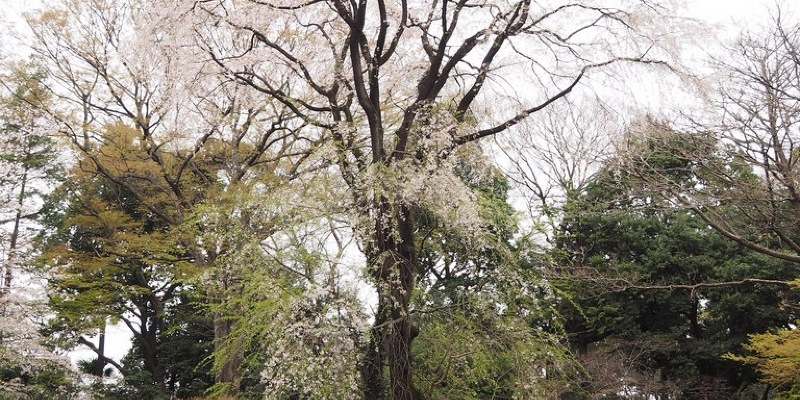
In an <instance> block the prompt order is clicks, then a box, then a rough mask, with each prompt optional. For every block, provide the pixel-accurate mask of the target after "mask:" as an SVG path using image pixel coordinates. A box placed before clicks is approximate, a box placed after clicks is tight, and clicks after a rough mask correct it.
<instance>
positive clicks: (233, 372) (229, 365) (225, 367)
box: [214, 313, 242, 394]
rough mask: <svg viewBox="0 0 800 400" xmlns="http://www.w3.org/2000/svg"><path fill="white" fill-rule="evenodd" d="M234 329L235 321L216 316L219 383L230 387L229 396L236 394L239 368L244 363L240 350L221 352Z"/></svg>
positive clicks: (215, 334)
mask: <svg viewBox="0 0 800 400" xmlns="http://www.w3.org/2000/svg"><path fill="white" fill-rule="evenodd" d="M232 328H233V321H231V319H230V318H227V317H226V316H225V315H222V314H221V313H215V314H214V341H215V345H214V347H215V349H214V350H215V354H217V357H218V362H219V363H220V364H219V366H218V370H217V383H222V384H226V385H228V389H227V391H228V394H235V393H236V392H237V391H238V390H237V388H236V381H237V380H238V378H239V366H240V365H241V363H242V353H241V351H240V349H238V348H235V349H227V350H223V351H219V349H220V348H221V347H223V346H225V345H224V341H225V340H226V339H227V338H228V335H229V334H230V332H231V329H232Z"/></svg>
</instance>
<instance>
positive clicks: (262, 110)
mask: <svg viewBox="0 0 800 400" xmlns="http://www.w3.org/2000/svg"><path fill="white" fill-rule="evenodd" d="M160 6H161V5H160ZM160 6H159V7H160ZM148 11H151V10H150V9H148V8H147V7H145V5H141V6H137V5H134V4H131V3H129V2H126V1H114V0H109V1H103V0H101V1H93V0H86V1H64V2H60V3H52V4H50V5H48V8H46V9H45V10H44V11H43V12H41V13H39V14H35V15H31V16H30V17H29V20H28V22H29V24H30V27H31V30H32V32H33V40H32V41H31V43H30V44H31V47H32V50H33V52H34V55H35V57H36V59H37V61H38V63H39V64H40V65H41V68H42V69H43V71H44V72H45V78H44V80H43V84H44V85H45V87H46V88H47V89H48V93H49V94H50V95H51V96H53V98H54V99H55V100H56V101H55V102H54V104H52V105H49V106H48V107H44V108H42V109H41V111H42V112H44V113H46V114H47V115H49V116H51V117H52V118H54V119H56V120H57V121H58V122H59V127H60V129H59V130H60V134H61V135H62V137H63V138H65V139H66V141H68V142H69V143H70V144H71V147H70V154H77V158H78V159H79V161H80V164H81V168H82V170H76V174H77V175H81V174H83V175H84V176H81V177H79V180H82V178H84V177H85V175H86V174H96V176H94V177H92V179H95V183H96V184H98V185H100V186H101V187H102V188H105V189H109V188H113V190H112V189H109V190H111V192H116V193H124V198H122V199H106V200H113V201H112V203H114V202H116V203H114V204H116V205H115V207H117V211H120V210H119V207H123V208H126V207H127V208H134V209H135V210H126V212H127V213H128V215H127V217H126V218H132V221H134V222H133V223H134V224H145V225H146V228H145V229H152V228H153V227H154V226H158V227H160V231H159V232H155V231H153V232H151V233H153V234H156V233H157V234H162V235H164V236H165V237H167V238H169V240H170V241H174V240H178V241H179V242H178V243H176V246H178V245H179V246H180V248H181V249H184V250H185V251H186V252H187V254H189V256H187V258H188V259H189V260H191V263H192V264H194V266H195V267H197V268H196V269H197V270H198V271H202V275H196V276H195V278H196V279H197V280H198V281H197V282H193V283H195V284H200V285H202V286H203V287H204V289H207V290H204V292H205V293H206V294H207V295H208V296H209V301H210V302H217V303H222V302H224V301H225V299H226V298H227V291H228V287H229V286H231V285H232V282H235V281H237V280H238V279H240V278H239V277H236V276H232V275H230V272H231V271H232V270H231V269H226V266H225V265H222V264H220V263H218V262H217V258H218V257H219V256H221V255H224V254H225V253H227V252H231V251H237V249H238V248H239V247H240V246H241V243H234V242H231V241H229V240H228V239H230V237H228V236H226V235H225V232H218V233H219V235H217V236H215V237H210V236H208V235H206V236H205V237H203V239H202V240H201V239H200V237H202V236H204V232H215V231H214V230H213V229H210V228H209V226H207V224H206V222H207V221H210V220H211V219H210V218H212V217H210V216H204V215H202V211H201V210H199V209H198V205H199V204H200V203H214V202H218V205H220V206H226V205H227V206H229V207H228V208H227V212H225V213H221V214H219V215H221V216H223V217H222V218H223V219H224V220H227V221H229V222H225V221H224V220H223V221H218V223H219V224H220V226H224V225H226V224H228V223H231V224H233V223H237V224H238V226H239V227H240V228H243V229H247V231H246V232H243V233H247V234H249V235H250V236H252V237H260V238H264V237H266V236H268V235H269V234H270V233H271V232H272V231H273V228H274V227H275V226H276V221H280V220H283V219H287V220H289V219H291V218H289V217H288V215H289V214H290V213H289V212H281V211H275V212H274V213H273V212H271V211H270V212H266V211H263V210H262V212H260V214H259V212H258V211H249V210H242V209H241V208H239V209H237V207H238V205H236V204H233V205H231V204H230V200H231V199H235V198H237V196H239V195H241V196H244V197H247V196H248V195H249V193H256V192H257V193H262V194H263V193H276V192H277V191H278V189H277V188H279V187H283V185H285V184H286V183H287V182H288V181H290V180H291V179H293V178H294V177H296V176H297V175H298V168H299V161H301V160H305V159H306V158H307V157H308V155H309V153H310V149H313V148H314V147H315V143H314V142H309V141H307V140H300V138H299V137H298V136H297V135H296V131H297V129H298V128H299V127H302V126H303V125H304V122H303V121H302V120H300V119H299V118H298V117H297V116H295V115H293V114H292V113H289V112H288V110H289V108H288V107H286V106H285V105H282V104H281V103H280V102H264V101H261V100H256V99H254V98H252V97H251V96H248V94H247V93H246V91H243V90H240V88H237V87H235V86H233V85H231V84H230V77H227V76H225V75H224V74H220V73H219V71H218V70H215V69H214V68H208V65H204V64H203V63H202V62H199V61H198V59H196V58H187V57H186V54H184V53H185V51H179V52H170V51H168V50H169V49H168V48H167V47H166V46H165V44H164V40H165V35H163V32H161V31H160V30H159V29H160V27H158V26H150V25H148V24H149V23H150V22H152V21H154V20H155V19H158V16H157V14H158V12H156V14H153V15H151V14H148ZM156 11H158V10H156ZM151 28H152V29H151ZM161 28H163V27H161ZM318 164H319V163H318V162H316V163H314V162H311V163H309V166H308V167H309V168H311V169H314V168H319V167H320V166H319V165H318ZM82 181H83V180H82ZM83 182H84V183H87V182H86V181H83ZM87 184H89V183H87ZM89 186H90V187H91V184H89ZM111 192H109V193H111ZM82 195H87V194H86V193H83V194H82ZM84 200H86V199H84ZM118 200H121V201H123V202H126V203H127V205H121V204H119V202H118ZM130 213H133V215H131V214H130ZM253 215H260V216H261V217H262V218H260V219H256V218H251V217H252V216H253ZM270 218H272V220H270ZM236 219H241V221H239V222H241V223H238V222H235V221H233V220H236ZM250 219H252V223H249V222H248V221H249V220H250ZM230 221H233V222H230ZM114 228H119V229H123V230H124V229H125V227H124V226H115V227H114ZM120 233H124V232H116V233H113V235H118V234H120ZM173 233H174V234H175V235H173ZM245 236H247V235H245ZM176 237H179V238H180V239H176ZM64 240H67V239H66V238H65V239H64ZM140 244H142V246H143V247H142V248H139V249H137V251H138V250H141V251H144V252H147V251H150V250H152V249H147V248H146V246H148V245H147V244H146V243H144V242H141V243H140ZM151 244H152V243H151ZM156 247H157V246H156ZM126 254H128V255H129V256H131V257H135V256H136V255H134V254H129V253H126ZM104 257H106V258H110V257H111V256H110V254H106V255H105V256H104ZM95 261H97V260H95ZM156 264H157V263H156ZM152 266H153V265H150V267H152ZM156 269H158V268H156ZM156 272H160V271H156ZM184 283H185V282H184ZM148 304H150V303H148ZM150 305H151V306H152V304H150ZM234 315H237V314H236V313H235V312H234ZM230 321H231V318H229V316H227V315H216V316H215V324H214V330H215V335H216V342H217V343H222V342H223V341H224V339H225V336H226V335H227V332H229V331H230V330H231V326H229V325H230ZM237 363H238V361H237V357H233V358H230V359H228V360H227V361H226V362H218V363H216V370H217V371H218V375H219V376H218V379H219V380H220V381H223V382H228V381H232V380H234V378H235V376H234V375H235V371H236V370H237Z"/></svg>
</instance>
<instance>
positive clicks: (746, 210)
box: [619, 11, 800, 262]
mask: <svg viewBox="0 0 800 400" xmlns="http://www.w3.org/2000/svg"><path fill="white" fill-rule="evenodd" d="M773 22H774V24H773V28H772V29H771V30H770V31H768V32H765V33H763V34H753V33H744V34H742V36H741V37H740V38H739V40H738V42H737V43H736V45H735V46H733V47H732V48H731V49H730V50H729V55H730V58H731V61H726V62H719V67H720V69H721V70H723V71H725V72H726V80H725V83H724V84H722V85H721V87H720V90H719V100H718V102H717V107H716V108H717V115H714V116H696V117H695V116H692V117H695V118H696V120H695V122H693V123H692V124H690V126H688V127H686V128H681V127H677V126H674V125H672V124H667V123H664V122H663V121H654V120H650V121H644V123H642V124H639V126H638V127H635V128H634V132H632V136H633V135H644V136H648V139H646V140H648V141H662V142H669V141H672V140H673V138H674V137H675V135H679V136H681V137H683V138H684V139H685V140H688V141H691V142H695V143H699V142H701V141H706V142H707V143H709V144H710V146H705V147H687V148H685V149H683V152H682V153H681V154H680V157H682V158H684V159H686V160H689V161H691V163H692V169H691V170H687V171H686V172H687V173H689V174H694V175H696V176H697V177H698V179H699V180H703V181H704V182H706V184H705V185H685V184H684V183H685V182H681V181H676V180H674V179H671V177H670V176H666V175H664V174H661V173H660V171H659V170H658V167H657V166H656V167H654V166H652V165H650V164H649V163H648V160H650V159H653V157H658V153H659V151H660V150H659V146H658V145H654V146H652V147H642V146H637V145H633V146H632V147H631V148H629V149H627V150H625V152H624V153H625V154H624V155H622V156H621V157H619V160H620V166H621V169H623V170H626V171H628V173H630V174H631V175H632V176H638V178H639V179H640V180H641V181H642V182H643V185H646V186H647V187H649V188H651V189H652V192H653V193H656V194H658V195H660V196H662V197H664V198H666V199H668V200H669V201H671V202H672V203H673V204H676V205H679V206H681V207H685V208H687V209H690V210H692V211H693V212H694V213H696V214H697V215H698V216H699V217H700V218H702V219H703V220H704V221H705V222H706V223H707V224H709V225H710V226H712V227H713V228H714V229H716V230H717V231H719V232H720V233H721V234H722V235H724V236H725V237H727V238H729V239H732V240H735V241H737V242H739V243H741V244H742V245H744V246H747V247H748V248H751V249H753V250H756V251H759V252H762V253H764V254H767V255H769V256H772V257H776V258H779V259H783V260H788V261H792V262H798V261H800V256H798V250H800V246H798V245H797V226H798V223H799V222H800V220H799V219H798V216H800V197H798V195H797V189H796V188H795V186H796V182H797V164H798V163H797V161H798V152H797V149H796V147H795V143H796V140H797V136H796V131H797V126H798V123H799V121H800V119H798V110H800V107H799V103H798V100H799V99H800V98H799V97H798V94H797V93H798V92H797V91H798V87H800V75H798V74H797V64H798V60H800V59H799V58H798V38H800V36H798V35H800V28H798V26H796V25H790V24H788V23H787V22H786V21H784V20H783V19H782V15H781V14H780V11H778V12H777V13H776V14H775V17H774V21H773ZM716 159H723V160H726V161H727V162H724V163H717V162H715V160H716ZM742 167H745V168H750V169H752V171H753V173H752V174H746V175H742V174H739V173H738V172H737V170H738V169H740V168H742Z"/></svg>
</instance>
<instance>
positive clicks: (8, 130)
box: [0, 63, 77, 398]
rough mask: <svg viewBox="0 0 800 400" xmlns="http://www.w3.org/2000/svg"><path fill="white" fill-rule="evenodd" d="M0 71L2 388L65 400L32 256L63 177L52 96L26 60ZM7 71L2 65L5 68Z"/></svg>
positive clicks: (65, 374) (69, 379)
mask: <svg viewBox="0 0 800 400" xmlns="http://www.w3.org/2000/svg"><path fill="white" fill-rule="evenodd" d="M3 67H4V71H3V74H2V75H0V85H1V86H0V90H2V95H0V184H1V185H0V187H2V190H0V263H1V265H0V388H2V389H0V390H2V392H3V393H5V394H7V396H8V397H9V398H47V397H52V398H68V397H70V396H73V395H74V394H75V392H76V391H77V384H76V381H75V377H74V376H73V374H72V373H71V372H70V371H69V360H68V359H67V358H66V357H64V356H63V355H62V354H58V353H57V352H55V351H53V349H52V348H50V347H48V346H46V345H45V343H44V342H45V338H44V337H42V335H41V334H40V333H39V331H38V329H39V328H40V324H41V323H42V320H44V319H45V317H44V315H46V313H47V311H46V310H44V309H43V307H42V304H41V300H42V295H41V293H39V290H40V289H41V283H40V282H39V280H38V278H39V277H40V276H39V274H38V272H39V271H36V270H35V268H33V267H32V265H31V260H32V258H33V256H34V255H35V254H36V253H35V248H34V246H33V236H34V234H33V233H32V232H34V231H35V228H36V227H37V225H38V224H37V223H38V219H39V217H40V213H41V207H42V200H43V196H44V194H45V193H46V191H47V190H48V189H49V187H50V186H51V185H53V184H54V182H56V181H57V180H58V179H59V177H60V161H59V160H58V154H57V152H56V150H55V141H54V140H53V138H52V136H51V135H52V133H53V132H52V127H53V122H52V120H51V119H50V118H48V116H47V115H46V114H45V113H42V112H40V111H39V108H40V106H41V105H43V104H49V102H50V99H49V97H48V95H47V93H46V90H45V88H43V87H42V86H41V85H39V79H38V78H39V77H40V76H41V72H40V71H38V70H37V69H36V68H35V67H33V66H32V65H30V64H27V63H19V64H12V63H8V64H5V63H4V65H3ZM6 68H7V69H6Z"/></svg>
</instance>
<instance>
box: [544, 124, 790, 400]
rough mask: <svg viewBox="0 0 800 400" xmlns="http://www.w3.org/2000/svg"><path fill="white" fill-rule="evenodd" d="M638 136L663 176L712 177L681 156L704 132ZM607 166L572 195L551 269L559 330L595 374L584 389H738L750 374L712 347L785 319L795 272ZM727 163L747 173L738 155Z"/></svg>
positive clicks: (723, 347) (731, 345)
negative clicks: (692, 136) (555, 276)
mask: <svg viewBox="0 0 800 400" xmlns="http://www.w3.org/2000/svg"><path fill="white" fill-rule="evenodd" d="M640 145H646V146H652V147H653V148H657V149H658V155H657V156H654V157H652V158H650V159H648V164H649V165H651V166H653V167H656V166H658V167H659V170H660V171H661V174H662V175H663V176H669V177H670V178H671V179H673V180H674V181H676V182H677V181H681V182H683V184H684V185H686V186H690V187H691V186H695V185H704V184H713V181H705V180H698V176H697V174H695V173H694V172H693V168H694V167H693V163H692V161H691V160H687V159H685V158H684V157H683V154H684V152H685V151H686V150H687V149H688V148H689V147H691V146H693V145H709V143H708V142H705V141H700V142H699V143H698V142H693V141H691V140H687V138H685V137H683V136H675V137H673V138H672V140H671V141H669V142H664V141H656V142H652V143H649V144H647V142H646V141H643V143H640ZM656 146H657V147H656ZM712 147H713V144H712ZM671 150H674V152H673V151H671ZM709 158H711V156H709ZM709 162H711V161H709ZM715 162H720V163H723V162H726V160H724V159H719V158H717V159H716V160H715ZM609 165H610V166H611V168H609V169H605V170H603V172H602V173H601V174H600V175H599V176H598V178H597V179H595V180H593V181H592V182H591V184H590V185H589V186H588V187H587V189H586V191H585V192H582V193H575V194H574V195H573V197H572V199H571V202H570V203H569V205H568V207H567V209H566V211H565V217H564V221H563V223H562V226H561V227H562V235H561V238H560V240H559V250H558V251H559V252H561V253H560V254H561V257H560V260H561V261H560V263H561V266H562V267H564V270H561V271H562V273H563V272H565V271H569V272H568V273H566V274H564V275H563V276H564V277H565V278H566V279H565V280H564V281H562V282H561V283H560V284H559V285H558V286H559V287H561V288H563V289H564V292H563V293H564V294H565V301H564V303H563V308H562V313H563V315H564V316H565V317H566V318H567V320H566V322H565V325H566V329H567V331H568V332H569V333H570V341H571V342H572V344H573V346H575V348H576V350H577V351H578V352H579V354H581V359H582V360H583V363H584V365H586V367H587V370H588V371H589V372H590V373H591V374H593V375H594V379H595V380H594V381H592V382H587V384H586V385H585V388H586V389H587V390H589V391H592V392H595V393H613V392H618V391H620V390H623V389H624V387H622V386H628V387H635V390H636V391H638V392H644V393H651V394H652V395H654V396H667V397H668V396H670V395H672V394H676V393H680V394H681V396H683V397H685V398H719V399H725V398H731V396H734V395H736V394H737V393H741V392H742V390H743V389H744V388H746V387H747V386H749V385H753V384H755V383H756V382H757V380H756V377H755V375H754V374H753V371H752V370H750V369H749V368H746V367H743V366H742V365H740V364H735V363H731V362H729V361H726V360H723V359H722V355H723V354H725V353H726V352H732V351H738V350H740V349H741V344H742V342H744V341H745V340H746V338H747V336H748V335H750V334H753V333H760V332H765V331H767V330H769V329H774V328H780V327H787V326H789V325H790V324H791V323H792V322H793V318H794V315H793V312H792V310H790V309H787V308H786V307H784V304H787V302H788V303H791V302H792V299H793V298H794V297H795V294H793V293H792V292H791V291H790V287H789V285H788V284H787V282H786V281H788V280H791V279H792V278H793V277H794V276H795V274H796V271H795V267H794V265H793V263H791V262H788V261H785V260H778V259H775V258H771V257H768V256H765V255H763V254H760V253H758V252H755V251H753V250H751V249H748V248H746V247H745V246H742V245H741V244H738V243H736V242H734V241H731V240H729V239H727V238H725V237H724V236H723V235H721V234H719V233H718V232H716V231H715V230H713V229H712V228H710V227H708V226H707V224H706V223H705V221H703V219H702V218H699V217H698V216H696V215H695V214H693V213H691V211H689V210H686V209H684V208H682V207H674V206H670V204H669V202H668V201H665V200H663V199H661V198H659V197H654V196H653V195H652V193H651V192H649V188H647V187H644V188H642V187H638V184H639V183H640V182H639V181H638V180H637V179H635V178H634V179H630V178H631V177H630V176H628V175H626V174H625V173H620V172H618V171H616V170H615V169H614V164H609ZM729 171H731V172H730V173H731V174H732V175H733V174H738V175H739V176H740V179H746V177H747V176H753V173H752V171H751V170H750V169H748V168H745V167H742V166H741V165H738V166H737V165H736V164H729ZM734 171H736V172H734ZM711 177H712V178H713V175H712V176H711ZM609 358H611V359H612V360H613V361H612V362H609ZM620 382H622V386H621V385H620Z"/></svg>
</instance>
